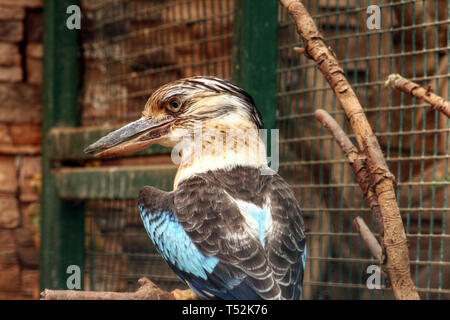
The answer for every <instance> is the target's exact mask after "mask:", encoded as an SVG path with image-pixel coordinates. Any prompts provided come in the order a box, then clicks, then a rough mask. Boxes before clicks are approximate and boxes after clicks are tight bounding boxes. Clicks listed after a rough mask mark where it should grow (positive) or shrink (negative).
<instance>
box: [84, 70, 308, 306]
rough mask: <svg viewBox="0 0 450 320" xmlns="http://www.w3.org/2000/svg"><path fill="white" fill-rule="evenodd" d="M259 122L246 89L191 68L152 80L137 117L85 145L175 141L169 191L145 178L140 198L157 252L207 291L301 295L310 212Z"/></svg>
mask: <svg viewBox="0 0 450 320" xmlns="http://www.w3.org/2000/svg"><path fill="white" fill-rule="evenodd" d="M262 128H263V122H262V119H261V115H260V113H259V111H258V109H257V108H256V106H255V103H254V101H253V99H252V97H251V96H250V95H249V94H248V93H246V92H245V91H244V90H243V89H241V88H239V87H238V86H236V85H234V84H233V83H231V82H229V81H226V80H222V79H219V78H215V77H192V78H186V79H182V80H178V81H175V82H171V83H169V84H166V85H164V86H162V87H161V88H159V89H158V90H156V91H155V92H154V93H153V94H152V96H151V97H150V98H149V100H148V101H147V103H146V105H145V109H144V111H143V113H142V117H141V118H140V119H138V120H136V121H134V122H131V123H129V124H127V125H125V126H124V127H122V128H120V129H118V130H116V131H114V132H111V133H110V134H108V135H107V136H105V137H103V138H101V139H100V140H98V141H97V142H95V143H94V144H92V145H91V146H89V147H88V148H86V150H85V152H87V153H94V152H96V151H100V152H99V153H98V154H97V156H98V157H104V156H113V155H120V154H126V153H132V152H135V151H139V150H142V149H144V148H147V147H149V146H150V145H153V144H160V145H163V146H168V147H172V148H175V149H174V150H175V151H176V152H175V154H176V155H178V158H177V159H178V160H179V168H178V171H177V174H176V177H175V182H174V188H173V191H171V192H164V191H161V190H158V189H156V188H153V187H150V186H145V187H143V188H142V189H141V191H140V194H139V206H138V207H139V211H140V214H141V217H142V221H143V223H144V226H145V229H146V230H147V233H148V235H149V237H150V238H151V240H152V241H153V243H154V245H155V247H156V248H157V250H158V251H159V253H160V254H161V256H162V257H163V258H164V260H165V261H166V262H167V264H168V265H169V266H170V268H171V269H172V270H173V271H174V272H175V273H176V274H177V275H178V277H179V278H180V279H181V280H182V281H184V282H185V283H186V284H187V285H188V286H189V287H190V288H191V289H192V290H194V291H195V292H197V293H198V294H199V295H200V296H202V297H203V298H206V299H299V297H300V293H301V290H302V282H303V275H304V270H305V258H306V244H305V226H304V221H303V217H302V214H301V211H300V207H299V205H298V203H297V200H296V198H295V196H294V193H293V192H292V190H291V188H290V187H289V185H288V184H287V183H286V182H285V181H284V180H283V178H281V177H280V176H279V175H278V174H277V173H276V172H274V171H273V170H271V169H270V168H269V167H268V164H267V160H266V157H265V155H266V151H265V144H264V142H263V140H262V139H261V136H260V135H258V134H257V132H258V130H259V129H262ZM211 132H213V133H214V134H211ZM236 132H238V134H235V133H236ZM248 132H250V134H248ZM252 132H253V133H255V134H252ZM230 133H231V134H230ZM233 133H234V134H233ZM230 137H231V138H230ZM227 138H228V140H229V141H226V140H227ZM230 140H231V141H230ZM173 154H174V153H173Z"/></svg>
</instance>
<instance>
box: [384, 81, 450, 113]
mask: <svg viewBox="0 0 450 320" xmlns="http://www.w3.org/2000/svg"><path fill="white" fill-rule="evenodd" d="M385 85H386V86H387V87H391V88H394V89H397V90H400V91H402V92H405V93H407V94H409V95H411V96H413V97H416V98H419V99H422V100H425V101H426V102H428V103H429V104H430V105H431V107H432V108H433V109H435V110H438V111H439V112H442V113H443V114H445V115H446V116H447V117H448V118H450V102H449V101H447V100H445V99H444V98H442V97H440V96H438V95H436V94H434V93H433V92H432V91H431V88H424V87H422V86H420V85H418V84H417V83H415V82H412V81H411V80H408V79H406V78H403V77H402V76H401V75H399V74H391V75H389V77H388V79H387V80H386V82H385Z"/></svg>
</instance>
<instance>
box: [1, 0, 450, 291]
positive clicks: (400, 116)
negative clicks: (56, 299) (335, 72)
mask: <svg viewBox="0 0 450 320" xmlns="http://www.w3.org/2000/svg"><path fill="white" fill-rule="evenodd" d="M303 3H304V4H305V6H306V7H307V8H308V9H309V11H310V13H311V14H312V16H313V17H314V19H315V21H316V23H317V25H318V26H319V28H320V30H321V31H322V32H323V34H324V36H325V38H326V41H327V43H328V44H329V45H330V46H331V47H332V48H333V49H334V51H335V52H336V55H337V57H338V59H339V61H340V62H341V64H342V66H343V68H344V70H345V72H346V75H347V77H348V79H349V81H350V82H351V84H352V85H353V88H354V90H355V92H356V94H357V95H358V98H359V99H360V101H361V103H362V105H363V106H364V108H365V110H366V114H367V117H368V119H369V121H370V123H371V125H372V128H373V129H374V131H375V132H376V134H377V136H378V139H379V141H380V144H381V147H382V149H383V151H384V152H385V155H386V158H387V162H388V164H389V167H390V170H391V171H392V173H393V174H394V175H395V176H396V177H397V181H398V184H397V189H396V191H397V201H398V204H399V207H400V211H401V214H402V218H403V222H404V225H405V229H406V233H407V237H408V242H409V249H410V260H411V273H412V278H413V280H414V282H415V284H416V286H417V288H418V291H419V294H420V296H421V298H422V299H450V217H449V215H448V213H447V206H448V191H449V183H450V182H449V176H448V171H449V170H448V169H449V167H448V164H449V163H448V160H449V143H450V141H449V120H448V119H447V118H446V117H445V116H443V115H441V114H439V113H438V112H436V111H434V110H432V109H431V108H430V107H429V106H428V105H427V104H425V103H423V101H420V100H417V99H412V98H410V97H409V96H406V95H405V94H401V93H399V92H396V91H393V90H392V89H388V88H385V87H384V86H383V83H384V81H385V80H386V78H387V76H388V75H389V74H391V73H400V74H401V75H403V76H404V77H407V78H409V79H411V80H413V81H415V82H417V83H419V84H421V85H423V86H425V87H427V86H430V87H431V88H432V89H433V90H434V91H435V93H437V94H439V95H441V96H442V97H444V98H445V99H448V93H449V88H448V79H449V76H450V63H449V62H450V60H449V48H450V47H449V43H450V33H449V30H448V24H449V18H450V13H449V12H450V0H426V1H425V0H403V1H394V0H380V1H367V0H360V1H359V0H314V1H312V0H311V1H309V0H306V1H303ZM374 4H375V5H378V7H379V8H380V12H381V16H380V22H381V24H380V27H381V28H380V29H374V30H369V29H368V28H367V19H368V17H369V16H370V14H368V13H367V7H368V6H369V5H374ZM70 5H77V6H79V8H80V12H81V16H80V23H81V24H80V29H76V28H75V29H73V30H72V29H70V28H68V25H67V21H68V19H69V18H70V17H72V18H76V17H74V16H73V15H72V14H74V13H75V14H76V11H69V12H67V8H68V7H69V6H70ZM301 45H302V44H301V40H300V39H299V37H298V35H297V34H296V31H295V26H294V25H293V24H292V22H291V21H290V18H289V17H288V16H287V13H286V11H285V10H284V9H283V8H282V7H279V6H278V3H277V1H273V2H269V1H267V3H266V2H263V3H256V2H255V1H250V0H221V1H219V0H176V1H175V0H166V1H163V0H130V1H124V0H97V1H93V0H81V1H68V0H60V1H56V0H54V1H52V0H45V1H42V0H0V243H1V245H0V299H37V298H38V297H39V291H40V290H41V289H43V288H53V289H56V288H59V289H67V278H68V277H69V276H70V274H68V273H67V268H68V266H70V265H77V266H79V267H80V269H81V286H82V288H83V289H85V290H102V291H105V290H107V291H134V290H135V289H136V286H137V280H138V279H139V278H140V277H142V276H147V277H148V278H149V279H151V280H152V281H154V282H155V283H157V284H158V285H160V286H161V287H162V288H164V289H167V290H171V289H174V288H183V284H182V283H181V282H180V281H179V280H178V279H177V278H176V276H175V275H174V274H173V273H172V272H171V271H170V270H169V269H168V268H167V266H166V264H165V263H164V262H163V261H162V259H161V258H160V257H159V254H157V252H156V251H155V249H154V247H153V245H152V243H151V241H150V240H149V238H148V237H147V235H146V232H145V230H144V228H143V225H142V223H141V221H140V217H139V213H138V211H137V201H136V198H137V194H138V192H139V189H140V188H141V187H142V186H144V185H153V186H156V187H159V188H162V189H165V190H170V189H171V188H172V182H173V177H174V173H175V171H176V167H175V166H174V165H173V164H172V162H171V159H170V150H168V149H166V148H163V147H158V146H152V147H151V148H149V149H148V150H145V151H142V152H140V153H138V154H137V155H132V156H127V157H121V158H111V159H105V160H101V161H99V160H96V159H93V158H92V157H91V156H87V155H84V154H83V149H84V147H86V146H87V145H89V144H90V143H91V142H93V141H95V140H96V139H97V138H99V137H101V136H102V135H104V134H105V133H107V132H109V131H111V130H113V129H114V128H117V127H118V126H120V125H123V124H125V123H127V122H129V121H132V120H135V119H137V118H138V117H140V113H141V111H142V109H143V106H144V104H145V102H146V100H147V99H148V97H149V96H150V95H151V94H152V92H153V91H154V90H155V89H157V88H158V87H159V86H161V85H162V84H165V83H167V82H169V81H172V80H176V79H179V78H183V77H188V76H193V75H213V76H218V77H222V78H225V79H230V80H233V81H235V82H236V83H238V84H239V85H241V86H242V87H243V88H245V89H246V90H247V91H248V92H250V93H251V94H252V95H253V96H254V98H255V101H256V103H257V106H258V107H259V109H260V110H261V111H262V113H263V117H264V121H265V123H266V126H267V127H268V128H279V129H280V168H279V173H280V174H281V175H282V176H283V177H284V178H285V179H286V180H287V181H288V182H289V184H290V185H291V186H292V188H293V190H294V191H295V193H296V195H297V197H298V199H299V202H300V205H301V207H302V209H303V212H304V215H305V219H306V226H307V237H308V238H307V239H308V258H307V272H306V276H305V282H304V292H303V294H302V295H303V296H302V298H304V299H393V298H394V297H393V294H392V290H391V289H390V288H389V287H388V286H386V285H385V281H384V278H382V282H381V284H382V287H381V289H376V290H369V289H368V288H367V285H366V281H367V279H368V277H369V276H370V275H371V274H370V273H367V268H368V267H369V266H370V265H376V264H377V261H376V260H375V259H374V257H373V256H371V254H370V252H369V251H368V250H367V249H366V247H365V245H364V244H363V242H362V241H361V239H360V236H359V234H358V233H357V232H356V231H355V230H354V229H353V228H352V220H353V218H354V217H356V216H362V217H363V218H364V219H365V221H366V223H367V224H368V225H369V226H370V227H371V228H372V230H373V227H374V221H373V219H372V217H371V214H370V211H369V209H368V208H367V207H366V206H365V203H364V199H363V195H362V193H361V191H360V189H359V186H357V185H356V184H355V182H354V177H353V174H352V172H351V170H350V168H349V166H348V164H347V161H346V160H345V158H344V156H343V154H342V152H341V151H340V149H339V148H338V146H337V145H336V144H335V142H334V141H333V139H332V138H331V136H330V135H329V134H328V133H327V132H326V131H325V130H324V129H323V128H321V126H320V124H319V123H318V122H317V121H316V120H315V119H314V115H313V113H314V111H315V110H316V109H318V108H322V109H325V110H327V111H328V112H329V113H331V114H332V115H333V116H334V118H335V119H336V120H337V121H338V122H339V123H340V124H341V126H342V127H343V128H344V129H345V130H346V131H347V132H348V133H349V136H350V137H351V138H352V139H353V135H352V134H351V131H350V130H348V128H349V125H348V123H346V120H345V115H344V113H343V111H342V110H341V108H340V106H339V103H338V102H337V101H336V99H335V96H334V94H333V93H332V92H331V90H330V89H329V86H328V84H327V82H326V80H325V79H324V78H323V77H322V75H321V73H320V72H319V71H318V70H317V69H316V67H315V65H314V63H313V62H312V61H310V60H308V59H306V58H305V57H304V56H302V55H299V54H296V53H295V52H294V51H293V47H295V46H301Z"/></svg>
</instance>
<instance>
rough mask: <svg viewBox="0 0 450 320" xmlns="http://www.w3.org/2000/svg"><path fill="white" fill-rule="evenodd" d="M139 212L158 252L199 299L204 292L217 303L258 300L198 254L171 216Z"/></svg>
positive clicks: (238, 281) (224, 270) (212, 259)
mask: <svg viewBox="0 0 450 320" xmlns="http://www.w3.org/2000/svg"><path fill="white" fill-rule="evenodd" d="M139 211H140V213H141V218H142V221H143V223H144V227H145V229H146V231H147V233H148V235H149V237H150V238H151V240H152V241H153V243H154V244H155V247H156V248H157V250H158V252H159V253H160V254H161V256H162V257H163V258H164V260H166V262H167V263H168V265H169V266H170V267H171V269H172V270H173V271H174V272H175V274H176V275H177V276H178V277H179V278H180V279H182V280H183V281H185V282H186V283H187V284H188V285H189V286H190V287H191V288H192V289H193V290H194V291H195V292H197V293H198V294H199V295H201V296H203V297H204V298H207V297H208V296H207V294H206V293H205V292H207V293H210V294H213V295H214V296H216V297H218V298H221V299H261V297H260V296H258V295H257V294H256V293H255V292H254V290H253V289H252V288H251V287H250V286H249V285H248V284H247V283H245V282H244V281H243V280H242V279H235V278H234V277H233V276H232V275H231V274H230V272H229V271H228V270H227V268H228V267H227V266H225V265H223V264H222V263H220V262H219V260H218V259H217V258H216V257H214V256H211V255H205V254H203V253H201V252H200V251H199V250H198V249H197V248H196V246H195V244H194V243H193V242H192V240H191V239H190V238H189V236H188V235H187V234H186V232H185V230H184V229H183V227H182V226H181V225H180V224H179V222H178V221H177V218H176V217H175V215H174V214H173V213H172V212H170V211H162V210H161V211H156V212H150V211H149V210H148V209H146V208H145V207H144V206H142V205H139Z"/></svg>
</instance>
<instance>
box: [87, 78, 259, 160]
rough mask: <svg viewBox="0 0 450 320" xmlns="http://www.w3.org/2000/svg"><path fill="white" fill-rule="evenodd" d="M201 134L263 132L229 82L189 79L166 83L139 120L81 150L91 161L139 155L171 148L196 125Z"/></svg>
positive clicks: (244, 96)
mask: <svg viewBox="0 0 450 320" xmlns="http://www.w3.org/2000/svg"><path fill="white" fill-rule="evenodd" d="M199 123H200V124H201V126H202V130H208V129H214V130H220V131H226V130H233V129H240V130H246V129H253V130H255V131H256V130H257V129H262V128H263V122H262V120H261V115H260V113H259V112H258V110H257V108H256V107H255V103H254V102H253V99H252V97H251V96H250V95H249V94H248V93H246V92H245V91H244V90H243V89H241V88H239V87H238V86H236V85H234V84H232V83H231V82H229V81H226V80H222V79H219V78H215V77H192V78H186V79H181V80H178V81H174V82H171V83H168V84H166V85H164V86H162V87H160V88H159V89H158V90H156V91H155V92H154V93H153V94H152V96H151V97H150V98H149V99H148V101H147V103H146V105H145V109H144V111H143V113H142V117H141V118H140V119H138V120H136V121H134V122H131V123H129V124H127V125H125V126H123V127H122V128H120V129H118V130H116V131H113V132H111V133H109V134H108V135H106V136H105V137H103V138H101V139H100V140H98V141H97V142H95V143H93V144H92V145H90V146H89V147H87V148H86V149H85V152H86V153H95V152H97V151H100V152H99V153H97V154H96V157H106V156H115V155H122V154H129V153H132V152H136V151H140V150H142V149H145V148H147V147H149V146H150V145H153V144H160V145H163V146H168V147H174V146H176V145H177V144H178V143H179V142H180V140H181V139H183V137H184V136H185V135H186V134H193V133H194V130H195V127H196V124H199Z"/></svg>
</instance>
